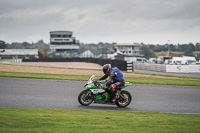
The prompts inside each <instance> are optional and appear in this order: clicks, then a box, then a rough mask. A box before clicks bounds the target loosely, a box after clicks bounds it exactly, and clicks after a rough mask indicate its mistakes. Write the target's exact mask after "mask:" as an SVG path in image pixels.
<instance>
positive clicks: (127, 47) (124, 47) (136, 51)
mask: <svg viewBox="0 0 200 133" xmlns="http://www.w3.org/2000/svg"><path fill="white" fill-rule="evenodd" d="M140 47H141V45H140V44H136V43H122V44H116V45H115V48H116V50H117V51H120V52H122V53H123V54H124V55H126V56H131V57H138V56H144V55H143V54H142V51H141V50H140Z"/></svg>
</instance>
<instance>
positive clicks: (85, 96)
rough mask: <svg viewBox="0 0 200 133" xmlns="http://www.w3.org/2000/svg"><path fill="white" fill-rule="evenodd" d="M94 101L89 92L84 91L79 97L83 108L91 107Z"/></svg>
mask: <svg viewBox="0 0 200 133" xmlns="http://www.w3.org/2000/svg"><path fill="white" fill-rule="evenodd" d="M93 100H94V96H93V94H92V93H88V91H87V90H84V91H82V92H81V93H80V94H79V96H78V101H79V103H80V104H81V105H83V106H88V105H90V104H91V103H92V102H93Z"/></svg>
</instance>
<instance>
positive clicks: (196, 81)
mask: <svg viewBox="0 0 200 133" xmlns="http://www.w3.org/2000/svg"><path fill="white" fill-rule="evenodd" d="M0 76H1V77H17V78H41V79H61V80H82V81H87V80H88V79H89V78H90V76H91V75H64V74H44V73H23V72H2V71H0ZM168 77H170V76H168ZM173 77H174V76H173ZM125 81H127V82H131V83H140V84H164V85H184V86H200V78H186V77H184V78H181V79H174V78H172V79H170V78H167V79H165V78H153V77H151V78H147V77H125Z"/></svg>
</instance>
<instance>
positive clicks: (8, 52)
mask: <svg viewBox="0 0 200 133" xmlns="http://www.w3.org/2000/svg"><path fill="white" fill-rule="evenodd" d="M38 57H39V56H38V49H0V58H2V59H3V58H20V59H30V58H38Z"/></svg>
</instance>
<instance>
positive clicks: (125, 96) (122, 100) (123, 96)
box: [116, 90, 132, 107]
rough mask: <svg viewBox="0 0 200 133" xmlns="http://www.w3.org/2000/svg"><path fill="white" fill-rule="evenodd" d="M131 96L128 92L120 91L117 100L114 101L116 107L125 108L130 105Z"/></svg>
mask: <svg viewBox="0 0 200 133" xmlns="http://www.w3.org/2000/svg"><path fill="white" fill-rule="evenodd" d="M131 100H132V96H131V94H130V92H128V91H125V90H123V91H121V93H120V97H119V99H118V100H117V101H116V105H117V106H118V107H126V106H128V105H129V104H130V103H131Z"/></svg>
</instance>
